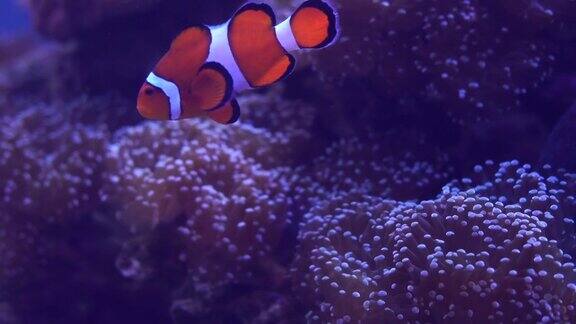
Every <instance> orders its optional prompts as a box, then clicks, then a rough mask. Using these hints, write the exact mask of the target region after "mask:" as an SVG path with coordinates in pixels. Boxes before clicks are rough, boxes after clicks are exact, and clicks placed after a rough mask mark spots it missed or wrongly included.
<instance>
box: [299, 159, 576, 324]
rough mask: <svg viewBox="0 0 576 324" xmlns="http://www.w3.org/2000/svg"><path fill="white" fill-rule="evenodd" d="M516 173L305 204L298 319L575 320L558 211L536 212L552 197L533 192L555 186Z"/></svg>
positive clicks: (573, 276)
mask: <svg viewBox="0 0 576 324" xmlns="http://www.w3.org/2000/svg"><path fill="white" fill-rule="evenodd" d="M518 167H519V165H518V164H517V163H516V162H512V163H505V164H502V165H501V169H500V170H499V172H497V173H495V174H494V175H493V179H486V182H484V183H481V184H479V185H478V187H475V189H471V188H463V189H462V190H460V189H458V188H457V186H456V185H455V184H454V185H450V186H447V187H446V188H445V189H444V190H443V193H442V194H441V195H440V196H438V198H436V199H435V200H430V201H423V202H420V203H400V202H394V201H386V200H383V199H380V198H376V197H369V196H366V197H358V196H351V197H350V196H349V197H343V198H340V199H339V200H337V201H332V202H327V203H325V204H324V205H322V206H318V207H316V208H314V209H313V210H312V211H311V212H310V213H309V214H308V215H307V217H306V219H305V222H304V224H303V228H302V231H301V234H300V241H301V246H300V250H299V253H298V258H297V260H296V262H295V265H296V267H295V272H294V274H295V276H296V280H295V283H296V284H295V290H296V291H297V292H299V293H300V294H301V296H302V297H303V298H308V299H307V300H308V302H309V303H310V304H309V305H310V307H311V312H310V313H309V314H308V319H309V320H312V321H337V320H352V321H368V322H369V321H374V320H380V321H382V320H385V321H390V322H406V321H411V322H413V321H420V322H450V321H488V320H491V321H497V322H513V321H521V322H525V321H550V320H551V321H560V322H563V321H573V320H574V319H575V318H576V311H575V306H576V285H575V284H574V282H575V281H576V273H575V272H576V268H575V267H574V264H573V263H572V261H571V257H570V255H568V254H566V253H564V252H563V250H562V249H561V245H565V244H562V242H560V241H559V240H560V239H562V237H558V235H564V234H565V233H564V232H562V231H559V230H558V226H560V225H562V224H563V220H558V219H557V218H562V212H561V210H562V209H561V208H557V207H550V208H549V209H548V210H546V211H547V212H545V211H544V210H543V209H542V208H540V207H543V206H546V205H550V204H548V203H547V202H548V201H549V200H550V199H552V200H553V199H554V194H553V193H554V192H556V193H557V191H556V189H551V190H550V192H549V194H550V195H547V194H546V193H544V192H542V191H541V190H546V188H545V187H543V186H544V185H545V184H546V182H550V183H552V185H550V186H549V187H554V186H555V185H556V184H559V185H560V186H563V184H562V180H558V178H552V177H549V178H547V179H546V178H543V177H541V176H537V175H536V173H524V172H522V170H526V169H527V168H528V167H527V166H522V167H519V168H518ZM514 170H517V171H518V172H514ZM508 176H510V177H511V178H508ZM514 177H517V178H518V180H517V181H514V179H513V178H514ZM509 179H512V180H509ZM520 179H521V180H520ZM556 180H558V182H556ZM488 181H491V182H488ZM464 182H466V183H469V181H468V180H464ZM491 183H494V186H491ZM501 184H502V185H503V187H501V186H500V185H501ZM564 185H565V184H564ZM491 188H499V189H502V191H498V192H499V193H500V194H495V192H494V191H492V192H491V191H490V189H491ZM530 195H531V196H533V198H529V196H530ZM567 199H568V200H569V201H571V199H570V198H567ZM526 204H527V205H526ZM567 221H568V223H570V221H569V220H567Z"/></svg>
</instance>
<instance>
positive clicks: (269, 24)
mask: <svg viewBox="0 0 576 324" xmlns="http://www.w3.org/2000/svg"><path fill="white" fill-rule="evenodd" d="M275 25H276V17H275V16H274V12H273V11H272V8H270V6H268V5H266V4H253V3H249V4H247V5H245V6H244V7H242V8H240V9H239V10H238V11H237V12H236V14H235V15H234V16H233V17H232V19H231V20H230V23H229V25H228V40H229V42H230V49H231V50H232V54H233V55H234V58H235V59H236V62H237V63H238V66H239V68H240V71H242V74H243V75H244V77H245V78H246V80H247V81H248V83H249V84H250V86H251V87H253V88H257V87H264V86H268V85H270V84H272V83H274V82H276V81H279V80H280V79H282V78H284V77H285V76H287V75H289V74H290V73H291V72H292V70H293V69H294V65H295V59H294V57H293V56H292V55H290V54H289V53H288V52H286V50H285V49H284V48H283V47H282V45H281V44H280V41H279V40H278V38H277V37H276V31H275V29H274V27H275Z"/></svg>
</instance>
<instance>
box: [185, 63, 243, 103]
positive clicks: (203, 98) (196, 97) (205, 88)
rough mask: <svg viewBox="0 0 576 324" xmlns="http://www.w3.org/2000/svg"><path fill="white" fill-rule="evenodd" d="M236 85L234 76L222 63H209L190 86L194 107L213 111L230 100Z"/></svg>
mask: <svg viewBox="0 0 576 324" xmlns="http://www.w3.org/2000/svg"><path fill="white" fill-rule="evenodd" d="M233 89H234V84H233V81H232V76H231V75H230V73H228V71H227V70H226V68H224V67H223V66H222V65H221V64H220V63H216V62H208V63H206V64H204V65H203V66H202V68H200V71H198V74H197V76H196V78H194V81H192V84H191V85H190V93H191V94H192V95H191V97H192V98H193V99H192V101H193V102H192V105H193V106H194V107H199V108H200V109H201V110H213V109H216V108H218V107H220V106H222V105H224V104H225V103H226V102H228V101H229V100H230V97H231V96H232V90H233Z"/></svg>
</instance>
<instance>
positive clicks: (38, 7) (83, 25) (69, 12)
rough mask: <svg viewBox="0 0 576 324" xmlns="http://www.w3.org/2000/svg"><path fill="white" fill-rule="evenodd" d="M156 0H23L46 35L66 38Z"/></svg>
mask: <svg viewBox="0 0 576 324" xmlns="http://www.w3.org/2000/svg"><path fill="white" fill-rule="evenodd" d="M157 2H158V1H157V0H146V1H138V2H134V1H122V2H118V1H110V0H105V1H87V2H83V3H82V4H80V3H77V2H75V1H39V0H23V3H24V4H25V5H26V6H28V8H29V11H30V12H31V13H32V18H33V20H34V25H35V26H36V28H37V29H38V30H40V31H42V32H43V33H44V34H46V35H50V36H52V37H58V38H66V37H70V36H72V35H75V34H76V33H80V32H82V31H84V30H86V29H88V28H93V27H94V26H97V25H98V24H101V23H102V22H103V21H105V20H106V19H107V18H110V17H114V16H122V15H127V14H129V13H134V12H142V11H145V10H148V9H149V8H150V7H152V6H153V5H154V4H156V3H157Z"/></svg>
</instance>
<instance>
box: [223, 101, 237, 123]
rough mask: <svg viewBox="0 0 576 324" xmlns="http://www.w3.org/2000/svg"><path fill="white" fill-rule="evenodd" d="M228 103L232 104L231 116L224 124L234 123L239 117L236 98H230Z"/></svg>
mask: <svg viewBox="0 0 576 324" xmlns="http://www.w3.org/2000/svg"><path fill="white" fill-rule="evenodd" d="M230 104H231V105H232V109H233V110H232V111H233V113H232V117H231V118H230V120H229V121H228V122H227V123H226V124H234V123H235V122H237V121H238V119H239V118H240V105H239V104H238V100H236V99H235V98H233V99H231V100H230Z"/></svg>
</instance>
